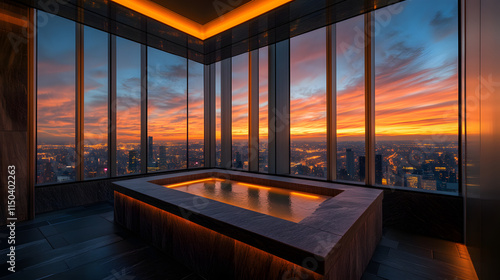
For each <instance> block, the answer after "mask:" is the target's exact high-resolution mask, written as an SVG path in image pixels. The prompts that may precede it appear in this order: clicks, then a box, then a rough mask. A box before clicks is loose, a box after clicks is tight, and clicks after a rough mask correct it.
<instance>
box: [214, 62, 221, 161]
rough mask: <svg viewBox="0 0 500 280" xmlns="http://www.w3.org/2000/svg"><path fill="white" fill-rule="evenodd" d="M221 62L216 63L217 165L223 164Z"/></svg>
mask: <svg viewBox="0 0 500 280" xmlns="http://www.w3.org/2000/svg"><path fill="white" fill-rule="evenodd" d="M220 96H221V64H220V62H216V63H215V166H216V167H220V166H221V119H220V118H221V115H220V114H221V100H220Z"/></svg>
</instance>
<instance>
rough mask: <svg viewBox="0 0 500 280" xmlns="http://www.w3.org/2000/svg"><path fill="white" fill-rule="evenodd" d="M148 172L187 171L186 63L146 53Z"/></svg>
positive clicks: (159, 53) (160, 53)
mask: <svg viewBox="0 0 500 280" xmlns="http://www.w3.org/2000/svg"><path fill="white" fill-rule="evenodd" d="M148 137H149V138H148V145H150V147H148V150H150V151H152V156H151V157H150V158H148V169H149V170H150V171H155V170H175V169H183V168H186V167H187V158H186V156H187V60H186V59H185V58H183V57H180V56H176V55H173V54H169V53H166V52H163V51H160V50H157V49H153V48H149V49H148Z"/></svg>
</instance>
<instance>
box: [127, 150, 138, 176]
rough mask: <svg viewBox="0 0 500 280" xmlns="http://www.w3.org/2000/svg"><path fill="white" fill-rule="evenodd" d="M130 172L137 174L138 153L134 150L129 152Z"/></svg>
mask: <svg viewBox="0 0 500 280" xmlns="http://www.w3.org/2000/svg"><path fill="white" fill-rule="evenodd" d="M128 172H130V173H135V172H137V151H136V150H132V151H129V152H128Z"/></svg>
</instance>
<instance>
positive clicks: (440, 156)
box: [375, 0, 458, 192]
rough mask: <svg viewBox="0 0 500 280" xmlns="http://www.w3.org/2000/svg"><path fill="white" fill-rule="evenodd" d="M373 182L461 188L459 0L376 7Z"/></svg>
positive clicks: (415, 2) (433, 187)
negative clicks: (384, 7) (395, 9)
mask: <svg viewBox="0 0 500 280" xmlns="http://www.w3.org/2000/svg"><path fill="white" fill-rule="evenodd" d="M375 22H376V26H375V27H376V28H377V30H376V32H375V36H376V38H375V63H376V69H375V72H376V73H375V75H376V76H375V78H376V81H375V90H376V93H375V112H376V116H375V129H376V130H375V132H376V158H375V160H376V162H375V168H376V170H375V174H376V178H375V181H376V184H382V185H388V186H399V187H408V188H414V189H425V190H437V191H448V192H457V191H458V182H457V178H458V176H457V174H458V1H456V0H440V1H431V0H421V1H408V2H403V3H402V4H401V7H400V9H398V11H397V13H394V12H393V11H392V10H388V9H380V10H377V11H375Z"/></svg>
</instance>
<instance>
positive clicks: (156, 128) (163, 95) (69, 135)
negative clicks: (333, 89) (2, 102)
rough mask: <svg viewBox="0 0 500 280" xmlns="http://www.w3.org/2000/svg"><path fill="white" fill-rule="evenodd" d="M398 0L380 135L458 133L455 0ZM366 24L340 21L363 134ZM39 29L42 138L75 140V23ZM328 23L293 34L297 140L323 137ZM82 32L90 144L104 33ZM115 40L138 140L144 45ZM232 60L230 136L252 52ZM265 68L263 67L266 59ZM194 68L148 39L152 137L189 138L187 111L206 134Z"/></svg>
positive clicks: (379, 26)
mask: <svg viewBox="0 0 500 280" xmlns="http://www.w3.org/2000/svg"><path fill="white" fill-rule="evenodd" d="M401 5H402V7H403V8H402V11H401V12H400V13H398V14H390V13H387V9H382V10H379V11H377V12H375V19H376V34H375V36H376V39H375V66H376V68H375V75H376V76H375V78H376V81H375V86H376V96H375V103H376V104H375V108H376V118H375V123H376V136H377V140H384V139H394V137H396V138H397V139H409V140H413V139H414V138H418V137H427V138H428V137H432V136H433V135H435V134H444V135H454V137H455V138H456V135H457V133H458V113H457V108H458V18H457V14H458V7H457V1H455V0H440V1H431V0H419V1H407V2H403V3H402V4H401ZM362 28H363V16H359V17H356V18H352V19H349V20H347V21H344V22H341V23H338V24H337V68H336V69H337V85H336V86H337V128H338V131H337V135H338V137H339V138H340V139H339V140H363V137H364V51H363V42H359V38H360V36H357V35H358V34H359V32H361V34H362ZM38 32H39V33H38V95H37V108H38V111H37V118H38V122H37V133H38V143H39V144H43V143H47V144H72V143H74V133H75V40H74V36H75V24H74V23H73V22H71V21H69V20H66V19H62V18H60V17H57V16H54V17H49V21H48V23H47V24H45V25H40V26H39V31H38ZM325 32H326V31H325V28H321V29H318V30H315V31H312V32H309V33H306V34H303V35H300V36H297V37H294V38H291V40H290V51H291V58H290V65H291V70H290V72H291V76H290V80H291V104H290V109H291V135H292V141H294V140H312V141H326V62H325V59H326V46H325V40H326V38H325ZM361 38H362V37H361ZM85 42H86V44H85V51H86V53H87V54H88V53H90V54H91V56H88V55H87V56H86V57H85V136H86V143H89V144H92V143H100V142H105V141H106V137H107V98H108V97H107V89H108V76H107V69H108V66H107V60H108V58H107V51H106V49H107V35H106V34H105V33H103V32H100V31H96V30H93V29H91V28H85ZM117 46H118V51H117V108H118V114H117V117H118V119H117V126H118V131H117V142H118V144H119V143H120V142H137V143H139V142H140V91H141V90H140V72H139V69H140V68H139V66H140V45H139V44H137V43H134V42H131V41H128V40H125V39H121V38H117ZM262 53H263V52H261V54H262ZM261 56H262V55H261ZM261 61H263V60H262V58H261ZM263 64H264V63H263ZM232 65H233V73H232V78H233V80H232V81H233V89H232V93H233V98H232V104H233V112H232V116H233V139H235V140H236V139H246V137H247V131H248V54H243V55H239V56H237V57H234V58H233V64H232ZM260 68H261V72H262V71H263V69H266V68H267V65H261V66H260ZM189 69H190V70H189V81H190V83H189V91H190V94H188V92H187V91H188V85H187V77H188V74H187V71H188V62H187V60H186V59H184V58H180V57H177V56H174V55H171V54H167V53H164V52H161V51H158V50H155V49H153V48H149V51H148V94H149V100H148V133H149V135H150V136H153V137H154V139H155V142H157V141H163V140H165V141H168V140H180V139H185V138H186V134H187V132H186V130H187V127H188V119H187V113H188V112H189V115H190V118H189V134H190V138H191V139H202V138H203V66H202V65H201V64H198V63H195V62H190V63H189ZM262 77H264V76H262ZM259 87H260V91H261V94H262V96H261V97H260V99H259V100H260V117H259V119H260V121H261V126H260V132H261V134H262V135H261V137H262V136H265V135H266V133H267V98H266V96H267V80H266V81H264V78H263V79H261V81H260V85H259ZM191 93H192V94H191ZM188 95H189V99H188ZM188 101H189V109H188V108H186V104H187V103H188ZM264 124H265V125H264ZM452 138H453V137H452ZM455 138H454V139H455Z"/></svg>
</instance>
